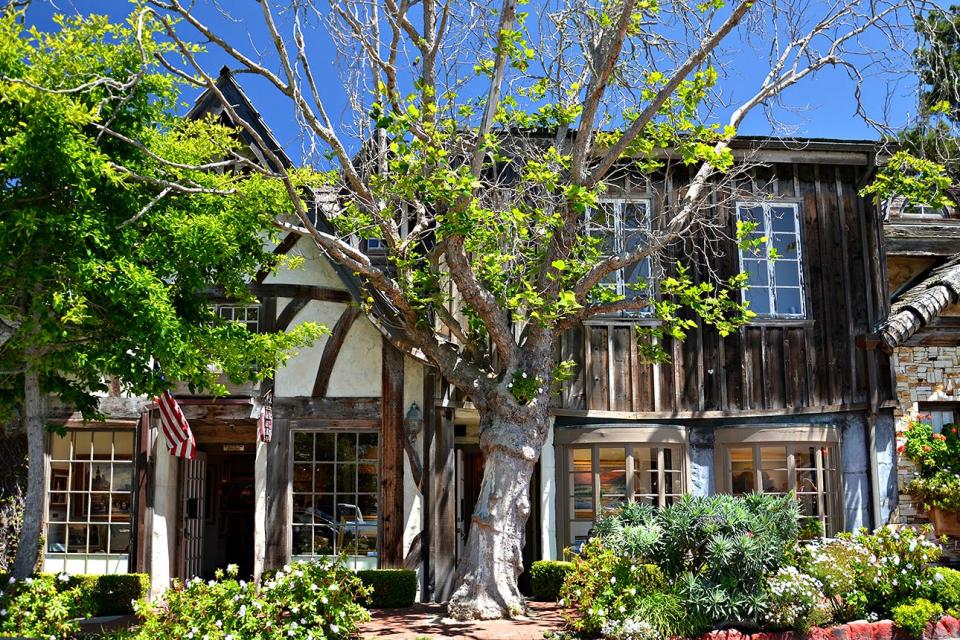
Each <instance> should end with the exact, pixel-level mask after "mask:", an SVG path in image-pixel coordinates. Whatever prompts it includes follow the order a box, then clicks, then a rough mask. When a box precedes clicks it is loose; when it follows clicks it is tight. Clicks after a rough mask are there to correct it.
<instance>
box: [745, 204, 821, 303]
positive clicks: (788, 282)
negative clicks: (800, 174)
mask: <svg viewBox="0 0 960 640" xmlns="http://www.w3.org/2000/svg"><path fill="white" fill-rule="evenodd" d="M737 219H738V220H740V221H741V222H752V223H755V224H756V228H755V229H754V230H753V232H752V233H751V234H750V239H752V240H756V241H758V244H757V245H756V246H755V247H749V248H741V249H740V270H741V271H743V272H745V273H746V274H747V278H748V280H747V282H748V285H749V287H748V288H746V289H744V290H743V301H744V302H749V303H750V310H751V311H753V312H754V313H756V314H757V315H758V316H759V317H761V318H803V317H805V316H806V309H805V308H804V306H805V305H804V295H803V266H802V263H801V260H802V255H803V254H802V251H801V234H800V207H799V205H797V204H795V203H789V202H738V203H737Z"/></svg>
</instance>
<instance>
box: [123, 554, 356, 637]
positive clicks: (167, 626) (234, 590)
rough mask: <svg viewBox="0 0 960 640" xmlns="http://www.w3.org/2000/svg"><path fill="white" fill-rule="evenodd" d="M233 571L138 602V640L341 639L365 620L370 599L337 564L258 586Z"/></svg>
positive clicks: (297, 569)
mask: <svg viewBox="0 0 960 640" xmlns="http://www.w3.org/2000/svg"><path fill="white" fill-rule="evenodd" d="M236 575H237V567H236V565H231V566H229V567H227V572H226V575H224V573H223V572H217V579H216V580H210V581H209V582H204V581H203V580H200V579H199V578H194V579H193V580H190V581H189V582H187V583H186V584H182V583H179V582H177V583H175V584H174V586H173V587H172V588H170V589H168V590H167V591H166V592H165V593H164V596H163V600H162V602H160V603H158V604H155V605H153V604H150V603H147V602H141V603H139V604H138V606H137V613H138V614H139V615H140V617H141V618H142V619H143V625H142V626H141V627H140V628H139V630H138V632H137V634H136V635H135V636H134V637H135V638H136V639H137V640H170V639H171V638H178V639H181V640H183V639H185V640H191V639H196V640H201V639H202V640H267V639H268V638H271V639H272V638H277V639H279V638H283V639H287V638H293V639H303V640H309V639H314V638H316V639H319V638H347V637H350V636H351V635H353V634H354V632H356V630H357V625H358V623H360V622H364V621H366V620H369V618H370V617H369V615H368V614H367V612H366V610H365V609H364V608H363V607H362V606H360V604H358V602H360V601H363V600H364V599H365V598H366V597H367V596H368V594H369V590H368V589H367V588H366V587H364V586H363V584H362V583H361V582H360V579H359V578H358V577H357V576H356V575H355V574H354V573H353V572H352V571H349V570H348V569H347V568H346V567H345V566H344V564H343V562H342V561H341V560H336V561H332V562H331V561H322V562H317V563H297V564H294V565H292V566H291V565H288V566H286V567H284V568H283V569H282V570H281V571H278V572H277V573H276V574H275V575H274V576H273V577H272V578H270V579H269V580H266V581H264V582H263V583H262V584H259V585H258V584H255V583H248V582H245V581H243V580H239V581H238V580H237V579H236Z"/></svg>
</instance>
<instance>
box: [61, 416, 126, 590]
mask: <svg viewBox="0 0 960 640" xmlns="http://www.w3.org/2000/svg"><path fill="white" fill-rule="evenodd" d="M133 435H134V434H133V431H93V430H89V431H88V430H76V431H68V432H67V435H66V436H64V437H59V436H52V441H51V447H50V475H49V479H48V488H47V535H46V545H47V551H46V554H45V555H44V571H49V572H61V571H65V572H67V573H98V574H101V573H126V572H127V570H128V554H129V552H130V527H131V514H132V512H133V508H132V507H133Z"/></svg>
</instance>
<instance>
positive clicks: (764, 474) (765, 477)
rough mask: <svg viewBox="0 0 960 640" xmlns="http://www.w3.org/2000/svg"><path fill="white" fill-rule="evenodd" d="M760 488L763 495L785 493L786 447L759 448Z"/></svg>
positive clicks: (786, 488)
mask: <svg viewBox="0 0 960 640" xmlns="http://www.w3.org/2000/svg"><path fill="white" fill-rule="evenodd" d="M760 487H761V490H762V491H763V492H764V493H786V492H787V490H788V487H787V449H786V447H760Z"/></svg>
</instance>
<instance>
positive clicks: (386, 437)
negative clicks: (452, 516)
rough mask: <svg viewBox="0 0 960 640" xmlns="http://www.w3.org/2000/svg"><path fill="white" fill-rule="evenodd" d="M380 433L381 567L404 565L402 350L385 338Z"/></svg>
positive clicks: (383, 343) (382, 351)
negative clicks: (381, 424)
mask: <svg viewBox="0 0 960 640" xmlns="http://www.w3.org/2000/svg"><path fill="white" fill-rule="evenodd" d="M382 345H383V346H382V350H381V353H382V355H383V357H382V374H381V381H382V382H381V385H382V387H381V388H382V390H383V393H382V397H383V405H382V411H383V426H382V428H381V433H380V505H381V506H380V527H381V531H382V532H383V537H382V539H381V551H382V554H383V555H382V556H381V559H382V560H381V567H401V566H403V561H404V557H403V454H404V446H403V443H404V440H406V438H405V435H404V431H403V414H404V411H403V354H402V353H400V351H398V350H397V349H396V348H395V347H393V345H391V344H390V343H389V342H388V341H387V339H386V338H384V339H383V342H382Z"/></svg>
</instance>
